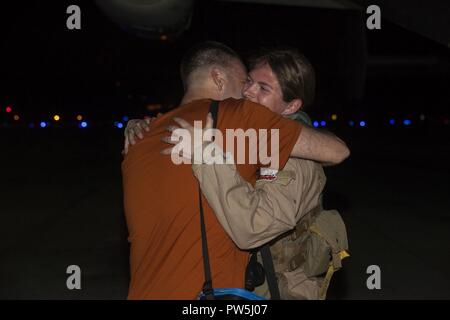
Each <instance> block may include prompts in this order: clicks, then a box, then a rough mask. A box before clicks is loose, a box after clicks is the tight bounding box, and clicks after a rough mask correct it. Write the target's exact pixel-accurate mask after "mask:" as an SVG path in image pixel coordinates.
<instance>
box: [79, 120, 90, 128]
mask: <svg viewBox="0 0 450 320" xmlns="http://www.w3.org/2000/svg"><path fill="white" fill-rule="evenodd" d="M87 126H88V124H87V122H86V121H83V122H81V123H80V127H81V128H86V127H87Z"/></svg>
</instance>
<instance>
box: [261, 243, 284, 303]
mask: <svg viewBox="0 0 450 320" xmlns="http://www.w3.org/2000/svg"><path fill="white" fill-rule="evenodd" d="M259 251H260V252H261V257H262V260H263V265H264V270H265V272H266V279H267V284H268V285H269V291H270V299H271V300H280V290H279V288H278V282H277V278H276V276H275V268H274V267H273V259H272V254H271V253H270V246H269V244H265V245H263V246H262V247H261V248H260V249H259Z"/></svg>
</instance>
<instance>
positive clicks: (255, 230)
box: [192, 158, 326, 299]
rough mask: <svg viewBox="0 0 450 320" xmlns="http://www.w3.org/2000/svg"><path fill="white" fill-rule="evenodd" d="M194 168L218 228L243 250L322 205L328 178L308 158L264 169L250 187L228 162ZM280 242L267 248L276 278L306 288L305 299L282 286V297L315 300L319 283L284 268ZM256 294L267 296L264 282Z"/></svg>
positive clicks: (284, 251)
mask: <svg viewBox="0 0 450 320" xmlns="http://www.w3.org/2000/svg"><path fill="white" fill-rule="evenodd" d="M192 167H193V172H194V175H195V176H196V177H197V179H198V180H199V182H200V186H201V189H202V191H203V194H204V195H205V197H206V199H207V200H208V202H209V204H210V206H211V207H212V209H213V210H214V212H215V214H216V216H217V219H218V220H219V222H220V224H221V225H222V227H223V228H224V229H225V231H226V232H227V233H228V235H230V237H231V238H232V239H233V241H234V242H235V243H236V245H237V246H238V247H239V248H241V249H244V250H247V249H253V248H257V247H260V246H262V245H264V244H266V243H267V242H268V241H270V240H272V239H274V238H276V237H277V236H279V235H281V234H283V233H285V232H287V231H290V230H292V229H294V228H295V226H296V224H297V222H298V221H299V220H300V218H302V217H303V216H304V215H306V214H307V213H308V212H311V211H312V210H314V209H317V208H318V207H321V194H322V191H323V188H324V186H325V183H326V177H325V174H324V171H323V168H322V166H321V165H320V164H318V163H316V162H313V161H310V160H303V159H295V158H291V159H289V161H288V162H287V164H286V166H285V167H284V169H283V170H281V171H279V172H276V171H274V170H270V169H262V170H261V176H260V179H259V180H258V181H257V182H256V184H255V186H254V187H253V186H252V185H251V184H250V183H248V182H247V181H245V180H244V179H243V178H242V177H241V176H240V175H239V174H238V172H237V171H236V167H235V165H232V164H212V165H208V164H200V165H199V164H194V165H193V166H192ZM282 241H283V238H281V239H279V240H277V241H276V242H275V243H274V244H273V245H271V253H272V257H273V260H274V268H275V272H276V273H277V278H278V279H279V281H280V279H283V281H285V282H286V281H287V283H288V284H287V285H285V287H289V288H294V289H293V290H290V289H289V290H288V291H295V287H296V286H297V285H298V284H299V283H300V282H301V283H302V286H305V285H306V286H308V289H307V290H306V291H307V292H308V294H307V296H305V295H304V294H303V293H302V294H300V295H297V296H295V295H292V294H289V293H286V294H284V293H283V290H282V289H281V286H280V294H281V297H282V299H301V298H307V299H315V298H317V296H318V290H319V286H320V284H318V283H316V282H315V281H314V280H310V279H307V278H306V277H305V275H304V274H302V273H301V272H296V271H294V272H288V271H287V270H286V269H284V266H285V265H286V260H287V259H289V258H290V257H292V255H291V254H292V252H289V251H290V249H291V248H289V247H284V246H283V245H284V244H283V243H282ZM280 249H282V250H280ZM259 260H260V257H259ZM279 283H280V282H279ZM302 291H303V290H302ZM255 293H257V294H259V295H263V296H265V297H270V295H269V293H268V287H267V283H265V284H264V285H262V286H260V287H258V288H256V290H255Z"/></svg>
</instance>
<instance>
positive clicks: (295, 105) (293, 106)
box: [281, 99, 303, 116]
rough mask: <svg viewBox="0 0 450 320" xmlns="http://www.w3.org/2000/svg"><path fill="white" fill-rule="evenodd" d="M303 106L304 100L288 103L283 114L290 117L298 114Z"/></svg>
mask: <svg viewBox="0 0 450 320" xmlns="http://www.w3.org/2000/svg"><path fill="white" fill-rule="evenodd" d="M302 106H303V101H302V99H294V100H292V101H291V102H289V103H288V105H287V106H286V108H285V109H284V111H283V112H282V113H281V114H283V115H286V116H287V115H290V114H293V113H296V112H297V111H298V110H300V108H301V107H302Z"/></svg>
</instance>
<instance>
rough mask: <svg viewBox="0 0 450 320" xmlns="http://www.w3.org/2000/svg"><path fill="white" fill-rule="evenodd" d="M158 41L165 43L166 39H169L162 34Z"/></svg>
mask: <svg viewBox="0 0 450 320" xmlns="http://www.w3.org/2000/svg"><path fill="white" fill-rule="evenodd" d="M159 39H160V40H161V41H167V39H169V38H168V37H167V35H165V34H163V35H161V37H159Z"/></svg>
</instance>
